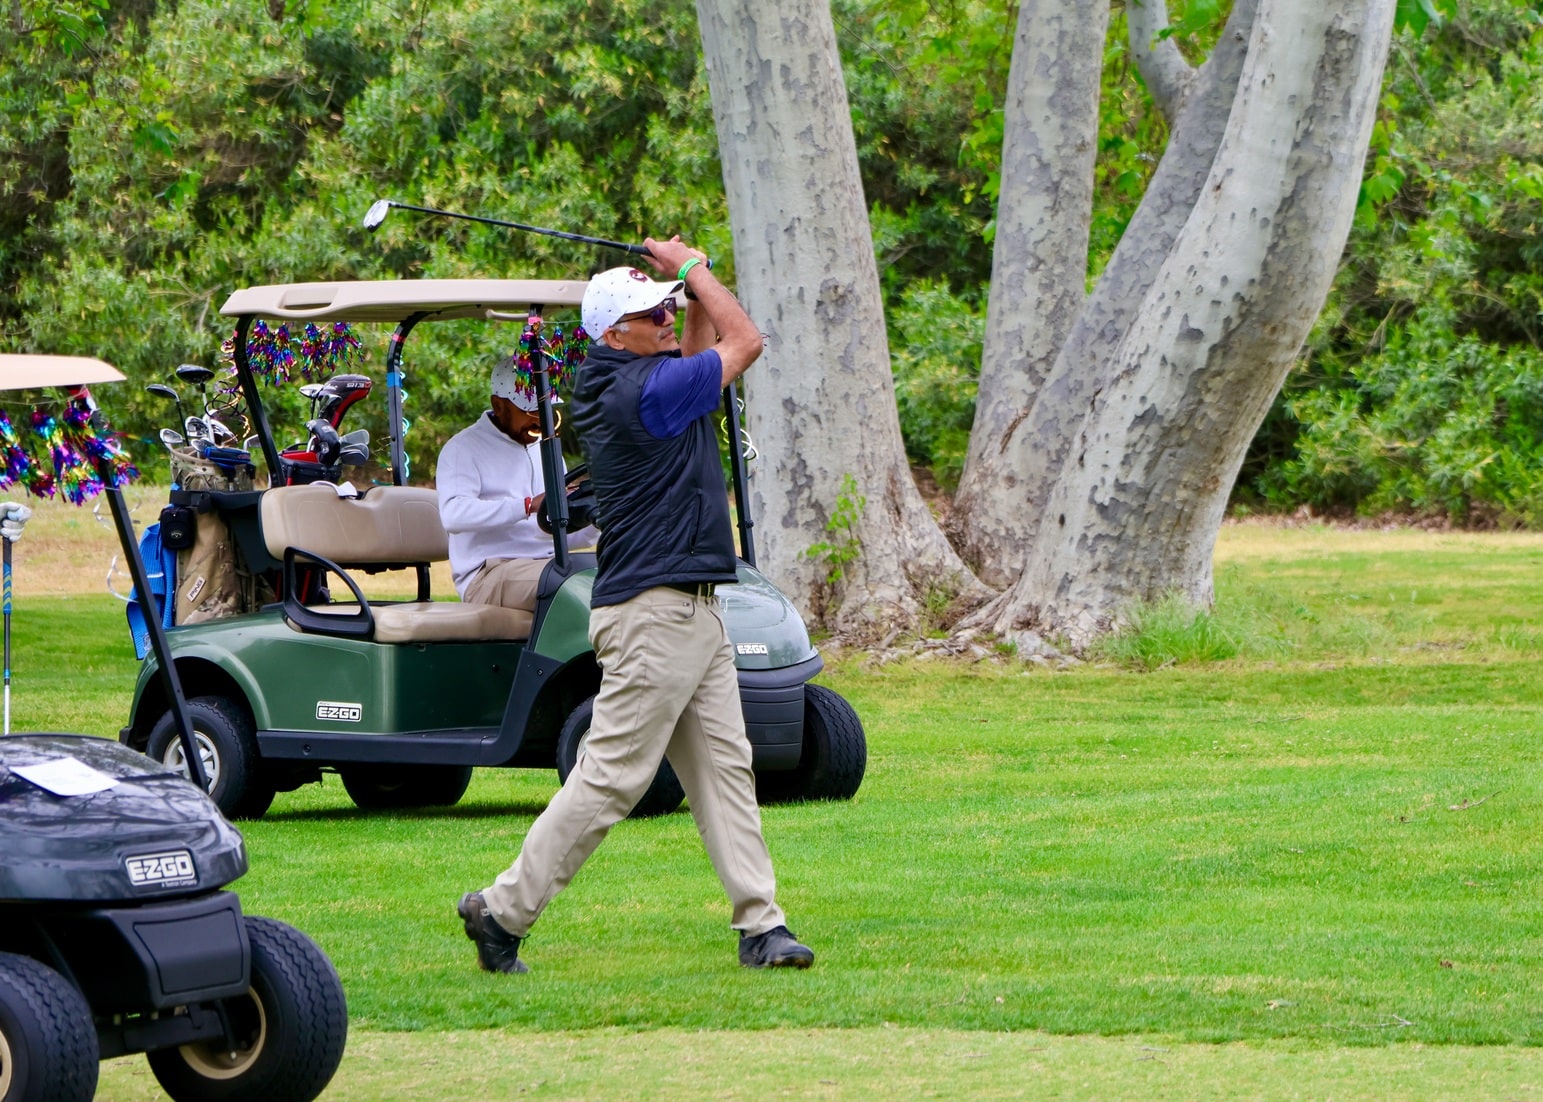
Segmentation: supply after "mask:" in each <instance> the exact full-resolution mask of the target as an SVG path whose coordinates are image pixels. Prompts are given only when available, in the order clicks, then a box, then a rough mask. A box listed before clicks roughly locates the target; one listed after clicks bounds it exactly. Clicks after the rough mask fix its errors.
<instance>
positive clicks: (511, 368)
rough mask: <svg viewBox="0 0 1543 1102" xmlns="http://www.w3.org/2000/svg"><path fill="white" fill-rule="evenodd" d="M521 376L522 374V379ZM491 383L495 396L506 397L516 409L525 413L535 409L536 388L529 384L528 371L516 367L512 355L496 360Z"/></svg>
mask: <svg viewBox="0 0 1543 1102" xmlns="http://www.w3.org/2000/svg"><path fill="white" fill-rule="evenodd" d="M521 376H524V379H523V380H522V379H521ZM492 383H493V387H492V392H493V396H494V397H495V398H507V399H509V401H511V402H513V403H514V405H515V408H516V409H522V410H524V411H525V412H526V413H532V412H534V411H535V408H536V389H535V387H533V386H531V385H530V372H528V371H520V370H519V369H518V368H516V367H515V363H514V357H513V356H510V357H509V358H507V359H504V360H500V361H498V366H497V367H495V368H494V369H493V380H492ZM554 397H555V395H554Z"/></svg>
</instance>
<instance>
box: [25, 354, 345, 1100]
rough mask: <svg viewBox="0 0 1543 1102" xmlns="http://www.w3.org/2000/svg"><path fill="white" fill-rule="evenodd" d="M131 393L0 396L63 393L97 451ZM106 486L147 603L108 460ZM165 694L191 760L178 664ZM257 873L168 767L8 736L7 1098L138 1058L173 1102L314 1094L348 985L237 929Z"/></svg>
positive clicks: (59, 739) (71, 1095)
mask: <svg viewBox="0 0 1543 1102" xmlns="http://www.w3.org/2000/svg"><path fill="white" fill-rule="evenodd" d="M122 377H123V376H122V375H121V374H119V373H118V372H117V371H116V370H115V369H114V368H112V367H109V366H108V365H107V364H104V363H102V362H100V361H97V360H91V359H82V358H72V357H51V356H0V391H9V390H21V389H26V390H32V389H34V388H55V387H61V386H63V387H67V390H65V391H63V392H62V393H63V395H64V396H63V397H62V398H61V399H60V401H61V402H63V403H65V408H67V409H69V410H70V411H71V412H72V413H73V414H74V415H75V416H76V417H77V418H78V420H79V423H80V424H85V423H87V420H88V419H89V422H90V423H91V424H92V425H93V426H94V429H95V431H96V432H98V433H100V434H104V435H105V433H106V431H107V429H106V423H105V421H104V420H102V419H101V414H100V413H99V412H97V411H95V408H94V406H93V405H92V400H91V398H90V394H89V392H88V391H87V390H86V388H85V385H84V384H94V383H100V382H109V381H113V380H118V379H122ZM96 471H97V475H98V477H99V478H100V479H101V481H102V483H103V485H104V487H105V489H104V491H103V492H105V493H106V495H107V496H108V499H109V501H110V504H111V506H112V514H113V519H114V523H115V527H116V528H117V532H118V536H119V540H120V542H121V544H122V550H123V554H124V556H125V558H126V559H127V561H128V563H129V568H130V571H131V573H132V574H133V575H134V578H135V582H136V584H137V585H140V586H141V587H143V586H144V585H145V583H146V578H145V570H144V564H143V563H142V561H141V560H140V558H139V555H138V551H137V546H136V541H135V537H134V529H133V526H132V523H131V522H130V520H129V515H128V509H127V507H126V505H125V504H124V501H123V496H122V492H121V489H120V488H119V486H118V485H117V475H116V472H115V468H114V464H113V460H112V459H111V458H110V457H108V456H106V455H101V456H97V457H96ZM7 584H9V580H7ZM151 634H152V643H153V646H154V647H155V650H156V651H157V653H159V654H162V655H166V654H167V653H168V652H167V649H166V641H165V634H164V632H162V631H161V630H160V627H159V625H158V624H157V625H152V632H151ZM159 691H160V693H161V695H162V698H163V699H164V700H165V701H166V702H167V711H168V713H169V714H170V716H171V720H170V722H171V724H172V726H173V730H174V732H175V735H174V737H176V738H178V739H180V740H181V742H182V744H183V745H186V746H192V744H193V742H192V739H193V732H192V725H191V723H190V722H189V720H188V717H187V714H186V709H185V708H184V707H183V704H182V690H181V686H180V685H179V683H178V681H177V677H176V667H175V665H173V664H171V663H170V662H167V663H166V664H165V665H164V667H163V669H162V672H161V675H160V689H159ZM193 770H194V771H195V772H196V773H197V774H198V779H199V780H200V781H201V780H202V779H203V778H202V775H201V770H200V769H199V767H198V765H197V764H196V762H195V764H194V766H193ZM246 868H247V856H246V850H245V847H244V846H243V844H242V840H241V835H240V834H239V833H237V832H236V830H235V828H233V827H232V826H231V825H230V824H229V823H228V822H227V821H226V820H225V818H224V817H223V816H222V815H221V814H220V812H219V809H218V808H217V807H216V806H215V805H214V803H213V802H212V801H211V800H210V799H209V798H208V796H206V795H205V794H204V791H203V790H202V789H201V788H199V787H198V786H197V785H196V784H194V783H190V781H189V780H187V779H186V778H185V777H183V776H182V775H179V774H178V773H177V772H175V771H172V770H169V769H167V768H166V766H165V765H164V763H162V762H158V761H155V760H152V759H150V758H147V757H145V756H144V755H143V754H138V753H135V752H134V751H132V750H130V749H129V748H127V747H125V746H122V745H119V744H118V743H115V742H112V741H110V740H107V739H101V738H91V737H87V736H84V735H73V734H33V735H7V736H6V737H3V738H0V1100H3V1102H84V1100H86V1099H89V1098H91V1097H92V1095H93V1094H94V1093H95V1090H96V1082H97V1069H98V1063H99V1061H100V1060H103V1059H107V1058H109V1057H115V1056H122V1055H125V1054H130V1053H141V1052H143V1053H147V1054H148V1057H149V1061H150V1066H151V1068H152V1070H153V1071H154V1073H155V1076H156V1078H157V1079H158V1080H159V1081H160V1083H161V1085H162V1086H163V1087H164V1088H165V1090H166V1092H167V1094H169V1095H170V1096H171V1097H172V1098H173V1099H176V1100H177V1102H200V1100H205V1099H207V1100H214V1099H223V1100H249V1102H259V1100H260V1102H283V1100H288V1102H309V1100H310V1099H312V1098H314V1097H316V1095H318V1094H319V1093H321V1091H322V1089H323V1088H324V1087H325V1086H326V1085H327V1083H328V1082H329V1081H330V1080H331V1078H332V1075H333V1073H334V1072H335V1071H336V1070H337V1067H338V1063H339V1061H340V1060H341V1059H342V1055H343V1046H344V1042H345V1039H346V1036H347V1026H348V1020H347V1012H346V1008H345V1006H344V999H343V989H342V985H341V984H340V983H339V981H338V975H337V972H336V971H335V970H334V969H333V967H332V964H331V962H330V961H329V960H328V959H327V957H326V956H325V955H324V954H323V953H322V951H321V950H320V949H319V948H317V946H316V945H315V943H314V942H312V941H311V940H310V939H309V938H307V937H306V936H305V935H304V934H302V933H300V932H299V931H298V930H295V929H293V928H292V927H290V926H286V925H284V924H283V923H281V922H276V921H273V920H272V919H266V918H256V917H253V916H250V915H246V914H243V912H242V909H241V902H240V900H239V899H238V898H237V896H236V895H235V894H234V893H233V892H231V891H227V890H224V889H225V888H227V887H228V885H230V884H231V882H233V881H235V880H236V879H238V878H239V877H240V876H241V875H242V874H243V873H245V872H246Z"/></svg>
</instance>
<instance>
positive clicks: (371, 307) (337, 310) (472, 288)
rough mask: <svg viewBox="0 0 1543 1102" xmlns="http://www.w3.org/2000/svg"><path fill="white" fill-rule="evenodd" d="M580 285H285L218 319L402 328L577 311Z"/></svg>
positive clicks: (231, 301)
mask: <svg viewBox="0 0 1543 1102" xmlns="http://www.w3.org/2000/svg"><path fill="white" fill-rule="evenodd" d="M588 285H589V283H588V281H587V280H582V279H382V280H372V281H364V282H356V283H285V284H274V285H271V286H267V287H246V288H243V289H242V290H239V291H236V292H235V293H233V294H232V295H231V296H230V297H229V298H228V299H226V300H225V305H224V306H221V307H220V313H221V314H225V315H227V316H229V317H239V316H242V315H253V316H256V317H262V318H284V319H294V320H297V321H355V322H364V321H384V322H401V321H404V320H405V319H407V318H408V317H410V316H412V315H413V314H425V313H426V314H433V315H434V316H435V317H436V318H439V319H446V318H488V317H489V316H490V315H497V314H511V313H516V312H523V311H525V310H527V309H529V308H530V307H531V306H533V305H539V306H577V305H579V303H580V302H581V301H582V299H583V297H584V288H585V287H587V286H588Z"/></svg>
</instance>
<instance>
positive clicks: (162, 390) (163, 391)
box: [145, 383, 187, 421]
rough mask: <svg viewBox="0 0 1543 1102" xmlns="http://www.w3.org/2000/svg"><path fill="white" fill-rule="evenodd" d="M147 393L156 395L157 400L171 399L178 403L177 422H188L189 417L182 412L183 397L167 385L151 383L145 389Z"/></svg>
mask: <svg viewBox="0 0 1543 1102" xmlns="http://www.w3.org/2000/svg"><path fill="white" fill-rule="evenodd" d="M145 393H146V394H154V395H155V396H156V397H157V398H170V399H171V400H172V401H173V402H176V403H177V420H178V421H183V420H186V418H187V415H186V414H185V413H183V412H182V395H180V394H178V393H177V392H176V391H175V390H174V389H172V388H171V387H169V386H167V385H166V384H165V383H151V384H150V385H149V386H147V387H145Z"/></svg>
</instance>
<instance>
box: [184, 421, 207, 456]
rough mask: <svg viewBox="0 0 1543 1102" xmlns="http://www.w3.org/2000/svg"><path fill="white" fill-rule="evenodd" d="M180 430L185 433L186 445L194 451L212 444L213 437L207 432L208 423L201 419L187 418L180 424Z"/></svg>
mask: <svg viewBox="0 0 1543 1102" xmlns="http://www.w3.org/2000/svg"><path fill="white" fill-rule="evenodd" d="M182 429H183V431H184V432H185V433H187V438H188V443H189V444H191V445H192V446H193V447H194V448H195V449H197V448H200V447H202V446H203V445H205V444H212V443H214V437H213V436H212V435H211V434H210V432H209V422H208V421H206V420H204V419H203V418H202V417H189V418H188V419H187V420H186V421H184V422H182Z"/></svg>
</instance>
